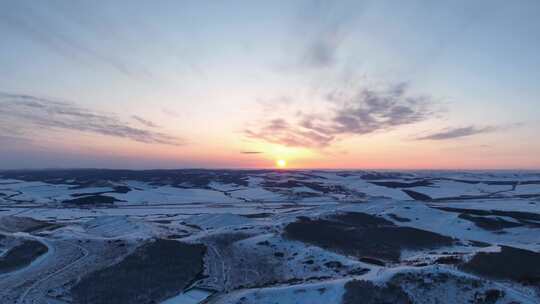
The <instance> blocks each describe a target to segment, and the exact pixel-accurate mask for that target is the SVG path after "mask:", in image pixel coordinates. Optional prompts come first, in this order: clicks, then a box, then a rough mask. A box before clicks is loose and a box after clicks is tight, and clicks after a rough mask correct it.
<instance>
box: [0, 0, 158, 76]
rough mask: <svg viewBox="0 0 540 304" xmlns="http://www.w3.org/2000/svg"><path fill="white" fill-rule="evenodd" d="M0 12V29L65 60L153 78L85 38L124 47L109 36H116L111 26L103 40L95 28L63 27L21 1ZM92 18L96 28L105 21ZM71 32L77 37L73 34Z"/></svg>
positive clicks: (10, 4) (54, 17) (64, 25)
mask: <svg viewBox="0 0 540 304" xmlns="http://www.w3.org/2000/svg"><path fill="white" fill-rule="evenodd" d="M52 7H53V6H52V5H50V7H48V8H49V9H51V8H52ZM71 9H72V10H76V9H78V8H77V7H71ZM0 11H2V13H3V14H2V17H1V18H0V26H2V25H4V26H7V27H9V28H11V29H12V31H13V32H16V33H18V34H20V35H21V36H23V37H26V38H27V39H29V40H31V41H32V42H34V43H36V44H39V45H41V46H43V47H45V48H47V49H49V50H50V51H52V52H54V53H56V54H57V55H59V56H61V57H63V58H65V59H67V60H70V61H74V62H77V63H79V64H84V65H87V66H90V67H94V66H95V65H96V64H100V65H105V66H108V67H110V68H112V69H114V70H116V71H118V72H120V73H122V74H124V75H126V76H129V77H132V78H136V79H144V80H147V79H149V78H151V76H152V75H151V73H150V71H149V70H148V69H147V68H146V67H144V66H143V65H141V64H140V63H138V62H133V61H129V60H127V59H126V58H128V57H127V56H125V55H120V54H115V53H114V52H111V50H110V49H107V48H106V47H105V46H106V44H103V43H102V44H96V43H92V41H90V42H89V41H88V39H87V38H86V37H88V36H92V35H94V34H96V35H100V41H104V40H106V39H109V40H111V41H112V42H121V43H123V44H126V41H125V39H121V38H120V36H119V35H118V34H115V35H114V36H113V35H112V33H113V32H115V31H114V30H113V28H112V26H111V27H109V28H108V30H107V32H106V33H107V35H105V36H103V32H95V28H96V26H95V25H89V24H88V25H85V24H84V23H83V22H78V23H73V22H70V23H62V22H60V21H61V20H62V18H58V17H57V15H51V14H50V12H48V11H47V10H42V9H40V8H39V6H38V5H25V4H24V3H21V2H20V1H19V2H11V3H6V4H5V5H3V6H2V5H1V4H0ZM56 13H58V12H56ZM86 13H87V14H93V13H94V12H90V11H89V10H88V9H86ZM72 15H73V14H70V15H68V16H72ZM94 18H95V19H96V20H98V21H94V22H95V24H97V25H99V24H103V23H105V21H106V20H104V17H103V15H96V16H94ZM75 20H77V18H75ZM66 29H67V30H66ZM73 32H75V33H77V34H73ZM115 33H116V32H115ZM108 37H113V38H108ZM85 38H86V39H85Z"/></svg>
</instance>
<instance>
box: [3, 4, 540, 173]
mask: <svg viewBox="0 0 540 304" xmlns="http://www.w3.org/2000/svg"><path fill="white" fill-rule="evenodd" d="M539 13H540V2H538V1H451V2H442V1H349V2H347V1H339V2H337V3H330V2H328V1H271V2H263V1H228V2H225V1H223V2H217V1H214V2H212V1H91V2H90V1H1V2H0V35H1V37H2V44H1V46H0V68H1V70H2V72H3V73H0V105H1V106H3V107H2V108H3V109H0V143H3V144H2V145H1V147H0V168H20V167H81V166H92V167H95V166H98V167H130V168H151V167H166V168H169V167H193V166H196V167H242V168H244V167H268V166H272V165H273V162H274V161H275V160H276V159H281V158H284V159H287V160H288V163H289V164H290V165H291V167H300V168H303V167H323V168H341V167H347V168H471V169H473V168H540V158H539V157H538V156H537V155H540V144H539V143H538V141H537V140H535V138H536V137H537V136H538V131H539V130H540V118H538V117H539V114H540V86H539V85H538V79H540V56H539V55H538V54H540V20H539V19H538V18H537V16H538V15H539ZM242 152H257V153H249V154H246V153H242Z"/></svg>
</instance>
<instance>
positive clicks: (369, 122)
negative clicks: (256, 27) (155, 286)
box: [245, 84, 433, 147]
mask: <svg viewBox="0 0 540 304" xmlns="http://www.w3.org/2000/svg"><path fill="white" fill-rule="evenodd" d="M326 98H327V100H328V101H330V102H331V104H332V105H334V107H330V108H329V109H328V110H327V111H325V112H324V113H322V114H316V115H313V114H310V115H308V114H304V113H298V115H297V116H296V119H295V120H294V121H293V122H291V121H290V120H287V119H285V118H283V117H278V118H273V119H270V120H267V121H265V122H264V123H263V124H262V126H260V127H259V128H255V129H248V130H246V131H245V134H246V136H247V137H249V138H254V139H258V140H263V141H266V142H271V143H277V144H282V145H286V146H299V147H325V146H328V145H330V144H331V143H332V142H334V141H335V140H337V139H338V138H340V137H344V136H354V135H364V134H369V133H373V132H376V131H381V130H389V129H392V128H394V127H397V126H402V125H408V124H413V123H416V122H420V121H423V120H426V119H428V118H430V117H431V116H432V114H433V111H432V110H431V105H432V104H433V102H432V100H431V99H430V98H428V97H421V96H420V97H419V96H410V95H409V94H407V85H406V84H398V85H393V86H389V87H388V88H386V89H384V90H375V89H358V90H355V91H352V92H336V91H334V92H332V93H331V94H328V95H327V96H326Z"/></svg>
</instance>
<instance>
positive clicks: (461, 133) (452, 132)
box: [416, 126, 498, 140]
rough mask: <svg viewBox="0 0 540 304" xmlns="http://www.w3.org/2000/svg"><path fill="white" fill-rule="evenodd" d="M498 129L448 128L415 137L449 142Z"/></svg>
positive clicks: (489, 127) (490, 127) (491, 127)
mask: <svg viewBox="0 0 540 304" xmlns="http://www.w3.org/2000/svg"><path fill="white" fill-rule="evenodd" d="M497 129H498V128H497V127H493V126H488V127H476V126H467V127H461V128H449V129H446V130H442V131H440V132H436V133H433V134H430V135H426V136H421V137H417V138H416V139H418V140H449V139H456V138H461V137H467V136H472V135H477V134H482V133H490V132H493V131H496V130H497Z"/></svg>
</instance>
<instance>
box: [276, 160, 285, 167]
mask: <svg viewBox="0 0 540 304" xmlns="http://www.w3.org/2000/svg"><path fill="white" fill-rule="evenodd" d="M276 167H278V168H285V167H287V162H286V161H285V160H284V159H278V160H276Z"/></svg>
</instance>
